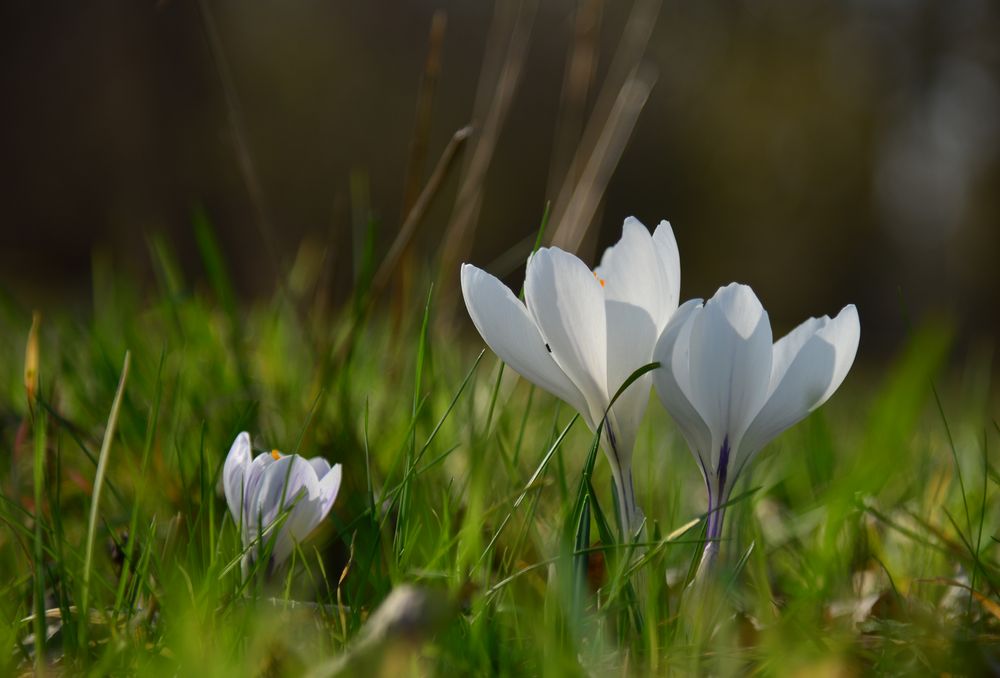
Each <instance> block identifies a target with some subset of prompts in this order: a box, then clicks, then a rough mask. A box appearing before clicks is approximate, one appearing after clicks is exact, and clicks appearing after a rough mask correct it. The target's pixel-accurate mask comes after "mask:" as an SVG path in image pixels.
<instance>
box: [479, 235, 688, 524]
mask: <svg viewBox="0 0 1000 678" xmlns="http://www.w3.org/2000/svg"><path fill="white" fill-rule="evenodd" d="M680 278H681V275H680V259H679V257H678V253H677V242H676V241H675V240H674V234H673V231H671V229H670V224H669V223H667V222H666V221H663V222H660V225H659V226H658V227H657V228H656V232H655V233H653V235H650V233H649V231H648V230H647V229H646V227H645V226H643V225H642V224H641V223H640V222H639V221H638V220H637V219H634V218H629V219H626V220H625V224H624V226H623V228H622V237H621V240H619V241H618V243H617V244H616V245H614V246H613V247H610V248H608V250H607V251H606V252H605V253H604V257H603V258H602V259H601V265H600V266H598V267H597V269H596V270H594V271H591V270H590V269H589V268H588V267H587V265H586V264H584V263H583V262H582V261H580V259H578V258H577V257H575V256H573V255H572V254H569V253H567V252H564V251H562V250H560V249H558V248H556V247H551V248H542V249H539V250H538V251H537V252H535V253H534V254H532V255H531V256H530V257H529V258H528V267H527V272H526V277H525V282H524V296H525V303H522V302H521V301H520V300H519V299H518V298H517V297H516V296H515V295H514V293H513V292H511V291H510V289H508V288H507V287H506V286H505V285H504V284H502V283H501V282H500V281H499V280H497V279H496V278H495V277H493V276H492V275H490V274H488V273H486V272H484V271H482V270H480V269H478V268H476V267H475V266H471V265H469V264H463V265H462V293H463V295H464V296H465V305H466V307H467V308H468V310H469V315H470V316H471V317H472V322H473V323H475V325H476V329H478V330H479V333H480V334H481V335H482V337H483V339H484V340H485V341H486V343H487V344H488V345H489V347H490V348H491V349H493V352H494V353H496V354H497V355H498V356H499V357H500V359H501V360H503V361H504V362H505V363H507V365H509V366H510V367H511V368H513V369H514V370H515V371H516V372H517V373H518V374H520V375H521V376H522V377H524V378H525V379H527V380H528V381H530V382H532V383H534V384H536V385H537V386H539V387H541V388H543V389H545V390H546V391H548V392H550V393H552V394H554V395H556V396H558V397H559V398H561V399H562V400H564V401H566V402H567V403H569V404H570V405H571V406H572V407H573V408H575V409H576V410H577V411H578V412H579V413H580V414H581V415H582V417H583V418H584V420H585V421H586V422H587V425H588V426H590V429H591V430H596V428H597V425H598V424H599V423H600V422H601V420H602V419H603V417H604V412H605V411H606V410H607V408H608V405H609V403H610V402H611V398H612V397H613V396H614V394H615V392H616V391H617V390H618V389H619V388H620V387H621V385H622V384H623V383H624V382H625V380H626V379H627V378H628V377H629V375H631V374H632V372H634V371H635V370H637V369H638V368H640V367H642V366H643V365H646V364H648V363H650V362H652V354H653V347H654V345H655V344H656V339H657V337H658V336H659V335H660V332H661V330H662V329H663V328H664V326H666V324H667V321H668V320H669V319H670V316H671V315H672V314H673V312H674V311H675V310H676V308H677V300H678V293H679V290H680ZM649 389H650V377H649V375H648V374H646V375H643V376H642V377H641V378H640V379H639V380H637V381H636V382H635V383H633V384H632V385H631V386H629V388H628V389H627V390H626V391H625V392H624V393H623V394H622V395H621V396H620V397H619V399H618V400H617V401H616V402H615V406H614V408H613V409H612V410H611V412H610V414H609V416H608V420H607V421H606V422H605V424H604V428H603V435H602V446H603V448H604V452H605V454H606V455H607V457H608V461H609V462H610V463H611V472H612V475H613V476H614V481H615V487H616V490H617V493H618V497H619V504H620V507H619V508H620V511H619V513H620V517H621V521H622V529H623V532H627V533H631V532H632V531H633V530H635V529H636V528H637V527H638V526H639V524H640V522H641V513H640V512H639V510H638V507H637V506H636V503H635V493H634V491H633V485H632V448H633V445H634V443H635V436H636V429H637V428H638V426H639V422H640V421H641V420H642V415H643V412H644V411H645V409H646V404H647V402H648V401H649Z"/></svg>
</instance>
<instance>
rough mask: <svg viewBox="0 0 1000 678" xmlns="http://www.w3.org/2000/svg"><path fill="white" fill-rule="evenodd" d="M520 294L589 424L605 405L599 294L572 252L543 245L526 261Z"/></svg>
mask: <svg viewBox="0 0 1000 678" xmlns="http://www.w3.org/2000/svg"><path fill="white" fill-rule="evenodd" d="M524 295H525V299H526V301H527V307H528V313H529V314H530V315H531V317H532V319H533V320H534V321H535V325H536V326H537V327H538V329H539V331H540V332H541V335H542V339H543V341H545V342H546V343H547V344H548V345H549V347H550V348H551V349H552V354H551V355H552V358H553V359H554V360H555V361H556V364H557V365H559V367H560V368H561V369H562V371H563V373H565V375H566V376H567V377H569V378H570V379H571V380H572V382H573V383H574V384H575V385H576V387H577V388H578V389H579V390H580V392H581V393H582V394H583V397H584V398H585V399H586V401H587V404H588V405H589V408H590V415H591V423H594V422H598V421H600V419H601V417H602V416H603V414H604V409H605V408H606V407H607V404H608V400H609V398H608V387H607V381H608V368H607V354H608V351H607V324H606V320H605V312H604V292H603V290H602V289H601V285H600V283H598V282H597V278H596V277H595V276H594V274H593V273H592V272H591V271H590V269H589V268H587V266H586V265H585V264H584V263H583V262H582V261H580V260H579V259H577V258H576V257H575V256H573V255H572V254H568V253H567V252H563V251H562V250H560V249H558V248H555V247H551V248H542V249H540V250H538V251H537V252H535V254H533V255H532V256H531V258H530V259H528V271H527V277H526V278H525V281H524Z"/></svg>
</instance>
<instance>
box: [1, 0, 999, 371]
mask: <svg viewBox="0 0 1000 678" xmlns="http://www.w3.org/2000/svg"><path fill="white" fill-rule="evenodd" d="M0 16H2V21H0V33H2V37H0V55H2V62H3V68H2V71H0V92H2V98H3V102H4V103H3V106H2V109H0V110H2V112H0V156H2V157H3V159H4V162H3V163H2V169H0V191H2V196H3V206H4V209H3V217H2V228H0V286H2V288H3V289H4V291H6V292H7V293H8V294H10V295H12V296H13V298H15V299H17V300H18V302H19V303H21V304H24V305H25V306H26V307H38V306H41V307H46V306H50V305H52V304H70V303H72V304H76V305H79V306H80V307H81V308H86V305H87V303H88V301H89V299H90V289H91V288H90V279H91V267H92V265H93V261H94V258H95V256H101V257H104V258H106V259H110V260H111V261H113V262H114V265H115V267H116V269H118V270H120V271H121V272H123V273H125V274H128V275H134V276H135V277H136V279H137V280H138V281H140V282H141V281H149V280H151V279H152V275H153V274H152V266H151V264H150V263H149V261H150V257H149V244H148V239H149V238H150V237H151V236H152V235H153V234H159V235H161V236H162V237H164V238H165V239H166V240H167V241H169V242H170V243H171V245H172V247H173V248H174V249H175V250H176V252H177V254H178V257H179V259H180V261H181V262H182V265H183V266H184V268H185V272H186V273H187V274H188V275H190V276H192V277H193V278H195V279H197V278H198V277H199V276H201V275H203V273H202V272H201V269H200V266H201V264H200V258H199V254H198V248H197V242H196V240H197V239H196V230H195V229H194V227H193V224H194V223H195V222H196V220H197V219H199V218H202V217H203V218H204V219H205V220H206V221H207V223H210V224H211V228H212V229H213V231H214V234H215V236H216V238H217V239H218V241H219V242H220V244H221V248H222V252H223V254H224V257H225V259H226V261H227V263H228V266H229V269H230V271H231V273H232V275H233V277H234V279H235V281H236V283H237V288H238V292H239V293H240V295H241V296H244V297H245V298H247V299H253V298H256V297H260V296H264V295H269V294H271V293H272V292H273V290H274V289H275V285H276V281H277V280H279V279H281V278H283V277H284V276H286V275H287V273H288V271H289V270H291V268H292V267H293V265H294V262H296V261H299V260H301V259H302V258H303V256H305V257H306V258H307V259H309V258H310V257H312V260H315V261H317V262H319V263H318V264H317V265H320V266H322V267H324V269H325V270H326V271H327V273H328V275H327V280H328V289H329V298H330V302H331V303H336V302H337V301H338V300H344V299H346V298H347V297H348V296H349V295H350V291H351V288H352V287H353V281H354V280H355V279H356V278H357V276H358V275H360V272H359V269H360V268H362V267H363V264H362V263H361V262H362V260H363V258H364V257H363V250H364V246H365V245H364V243H365V234H366V233H370V234H371V238H372V239H371V240H370V243H369V244H370V246H371V248H373V252H374V257H373V258H374V260H375V261H376V262H378V261H382V260H383V258H384V257H385V256H386V255H387V253H390V252H391V251H392V248H393V243H394V242H395V243H397V245H396V247H397V248H398V253H399V254H400V256H399V257H398V259H393V261H394V263H397V264H398V266H397V265H394V266H393V267H392V270H391V271H390V272H391V273H392V275H391V276H390V279H387V280H386V281H385V288H386V296H387V297H389V298H392V295H394V294H396V295H397V297H396V298H397V299H398V298H399V297H398V295H404V298H406V296H405V295H408V296H409V297H413V298H415V299H417V301H414V303H419V299H420V298H422V297H423V296H424V294H425V292H424V290H425V289H426V287H422V288H420V289H410V290H408V289H407V287H406V284H407V283H406V281H407V280H408V279H409V280H413V279H414V277H413V276H414V274H413V273H412V271H418V272H419V271H426V270H430V269H429V267H428V266H427V264H430V265H432V266H433V265H437V264H440V265H441V267H442V269H441V270H442V271H443V273H442V275H441V277H440V280H441V281H443V284H444V285H445V288H447V287H448V286H452V289H454V287H453V286H454V285H456V284H457V280H458V269H457V262H458V261H462V260H469V261H472V262H474V263H476V264H477V265H479V266H481V267H484V268H487V269H488V270H490V271H491V272H493V273H496V274H498V275H501V276H503V277H504V278H505V279H506V280H507V281H508V282H509V283H510V284H511V285H512V286H514V285H519V284H520V281H521V279H522V276H523V262H524V258H525V256H526V254H527V252H528V251H529V250H530V247H531V244H532V240H533V238H534V234H535V233H536V231H537V229H538V226H539V223H540V221H541V220H542V215H543V212H544V211H545V206H546V203H547V201H551V204H552V206H551V219H550V223H549V227H548V230H547V231H546V238H547V240H548V241H550V242H556V243H557V244H560V245H562V246H564V247H566V248H569V249H574V250H576V251H578V252H579V253H580V255H581V256H582V257H584V258H585V259H586V260H588V261H590V262H592V263H596V259H595V257H596V256H597V253H598V252H599V251H600V249H601V248H603V247H604V246H607V245H608V244H611V243H612V242H614V240H615V239H617V237H618V235H619V234H620V229H621V223H622V220H623V219H624V218H625V217H626V216H629V215H635V216H637V217H638V218H639V219H641V220H642V221H643V222H644V223H645V224H646V225H647V226H649V227H650V228H652V227H654V226H655V225H656V224H657V223H658V222H659V221H660V220H661V219H668V220H670V222H671V223H672V224H673V228H674V232H675V234H676V237H677V240H678V243H679V246H680V251H681V261H682V277H683V280H682V290H681V295H682V298H689V297H694V296H708V295H711V294H712V293H713V292H714V290H715V289H716V288H717V287H718V286H719V285H721V284H724V283H727V282H729V281H731V280H738V281H742V282H747V283H750V284H751V285H753V286H754V288H755V289H756V290H757V292H758V294H759V296H760V297H761V299H762V301H763V303H764V305H765V307H766V308H767V309H768V311H769V312H770V315H771V318H772V323H773V324H774V326H775V330H776V332H783V331H785V330H787V329H790V327H792V326H793V325H794V324H796V323H798V322H799V321H801V320H802V319H804V318H805V317H806V316H809V315H820V314H823V313H830V314H832V313H834V312H836V311H837V310H838V309H839V308H840V307H841V306H843V305H844V304H845V303H848V302H855V303H857V304H858V306H859V308H860V311H861V316H862V324H863V326H864V332H863V340H862V349H861V354H860V359H861V360H866V361H873V360H877V359H878V358H880V357H881V356H883V355H885V354H887V353H889V352H891V351H892V350H893V349H894V348H895V347H897V346H898V345H899V343H900V342H901V340H902V338H903V336H904V335H905V334H906V332H907V329H906V326H907V321H906V316H907V315H909V316H911V317H914V318H915V317H922V316H924V315H928V314H930V315H941V316H943V317H945V318H946V319H948V320H950V321H953V322H954V323H955V326H956V328H957V330H958V337H959V345H960V347H961V348H962V350H973V351H975V352H979V353H981V352H983V351H986V352H987V353H990V352H992V351H993V349H994V346H995V337H996V334H997V331H998V329H1000V312H998V310H1000V266H998V260H1000V190H998V182H1000V40H998V37H1000V4H998V3H995V2H987V1H986V0H951V1H947V2H945V1H942V2H931V1H920V0H866V1H860V0H859V1H855V2H849V1H845V0H771V1H769V0H747V1H742V2H728V1H727V2H706V1H703V2H696V3H693V2H677V1H673V2H670V1H664V2H652V1H648V0H638V1H637V2H634V3H633V2H601V1H600V0H538V1H535V2H532V1H529V0H524V1H510V0H498V2H497V3H492V2H486V1H483V2H468V1H451V2H446V1H443V0H439V1H436V2H430V1H427V2H424V1H415V0H414V1H399V0H397V1H395V2H390V1H387V0H369V1H367V2H347V1H327V2H315V1H305V0H301V1H296V2H284V3H274V2H257V3H245V2H211V1H209V0H203V1H202V2H197V1H196V0H162V1H160V2H102V3H72V2H62V3H58V2H57V3H29V2H21V1H15V2H8V3H4V7H3V9H0ZM470 124H472V125H473V131H472V133H471V134H470V135H468V136H463V135H462V134H459V136H458V137H457V138H456V139H455V140H453V137H454V135H455V134H456V132H458V131H459V130H462V129H463V128H464V127H465V126H467V125H470ZM451 140H453V141H451ZM199 215H200V216H199ZM407 216H409V217H410V219H409V222H410V223H409V224H408V227H407V235H405V236H404V237H403V238H401V239H400V238H398V236H399V233H400V229H401V227H402V225H403V224H404V223H406V222H407ZM369 224H371V226H372V229H373V230H370V231H369V228H368V225H369ZM403 245H405V247H403ZM310 253H312V254H310ZM407 271H410V273H407ZM417 275H418V276H419V274H417ZM400 278H402V281H401V280H400ZM455 317H456V319H457V320H456V322H459V323H465V322H466V321H465V320H464V316H463V315H462V314H457V315H456V316H455Z"/></svg>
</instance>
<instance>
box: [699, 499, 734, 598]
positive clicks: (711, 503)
mask: <svg viewBox="0 0 1000 678" xmlns="http://www.w3.org/2000/svg"><path fill="white" fill-rule="evenodd" d="M726 501H727V498H726V496H725V495H724V494H723V493H722V492H721V491H719V492H716V493H713V492H712V487H711V485H710V486H709V488H708V516H707V517H706V519H705V520H706V527H705V549H704V551H702V553H701V563H699V565H698V573H697V574H696V575H695V577H696V578H697V579H701V578H703V577H706V576H708V573H709V572H711V571H713V570H714V569H715V562H716V560H717V559H718V556H719V540H720V539H721V538H722V521H723V518H724V517H725V514H726V509H725V504H726Z"/></svg>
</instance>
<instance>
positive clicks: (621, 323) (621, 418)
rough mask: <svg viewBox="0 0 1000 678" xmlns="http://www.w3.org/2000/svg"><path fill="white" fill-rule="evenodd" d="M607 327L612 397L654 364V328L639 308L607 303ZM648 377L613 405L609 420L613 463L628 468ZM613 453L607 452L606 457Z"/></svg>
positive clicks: (645, 401)
mask: <svg viewBox="0 0 1000 678" xmlns="http://www.w3.org/2000/svg"><path fill="white" fill-rule="evenodd" d="M605 313H606V317H607V327H608V330H607V331H608V392H609V395H611V396H613V395H614V394H615V393H617V392H618V389H619V388H620V387H621V385H622V384H623V383H625V380H626V379H628V378H629V376H630V375H631V374H632V373H633V372H635V371H636V370H637V369H639V368H640V367H642V366H643V365H647V364H649V363H650V362H652V360H653V345H654V344H655V342H656V327H655V325H654V324H653V319H652V318H650V317H649V314H648V313H647V312H646V311H645V310H644V309H642V308H640V307H638V306H633V305H631V304H626V303H622V302H620V301H614V300H611V299H609V300H608V301H607V303H606V305H605ZM650 381H651V377H650V376H649V374H648V373H647V374H644V375H643V376H641V377H639V379H637V380H636V381H634V382H633V383H632V384H631V385H630V386H629V387H628V389H626V390H625V392H624V393H622V394H621V396H619V398H618V400H617V401H615V404H614V407H613V408H612V410H611V416H610V417H609V419H610V423H611V426H612V432H613V435H614V436H615V447H616V449H615V450H614V451H613V452H614V453H615V454H616V455H617V457H616V459H614V460H612V463H618V464H619V467H620V468H628V464H629V461H630V460H631V457H632V448H633V447H634V445H635V435H636V431H637V430H638V429H639V424H640V423H641V421H642V415H643V413H644V412H645V411H646V404H647V403H648V402H649V387H650ZM611 452H612V451H610V450H609V454H610V453H611Z"/></svg>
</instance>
